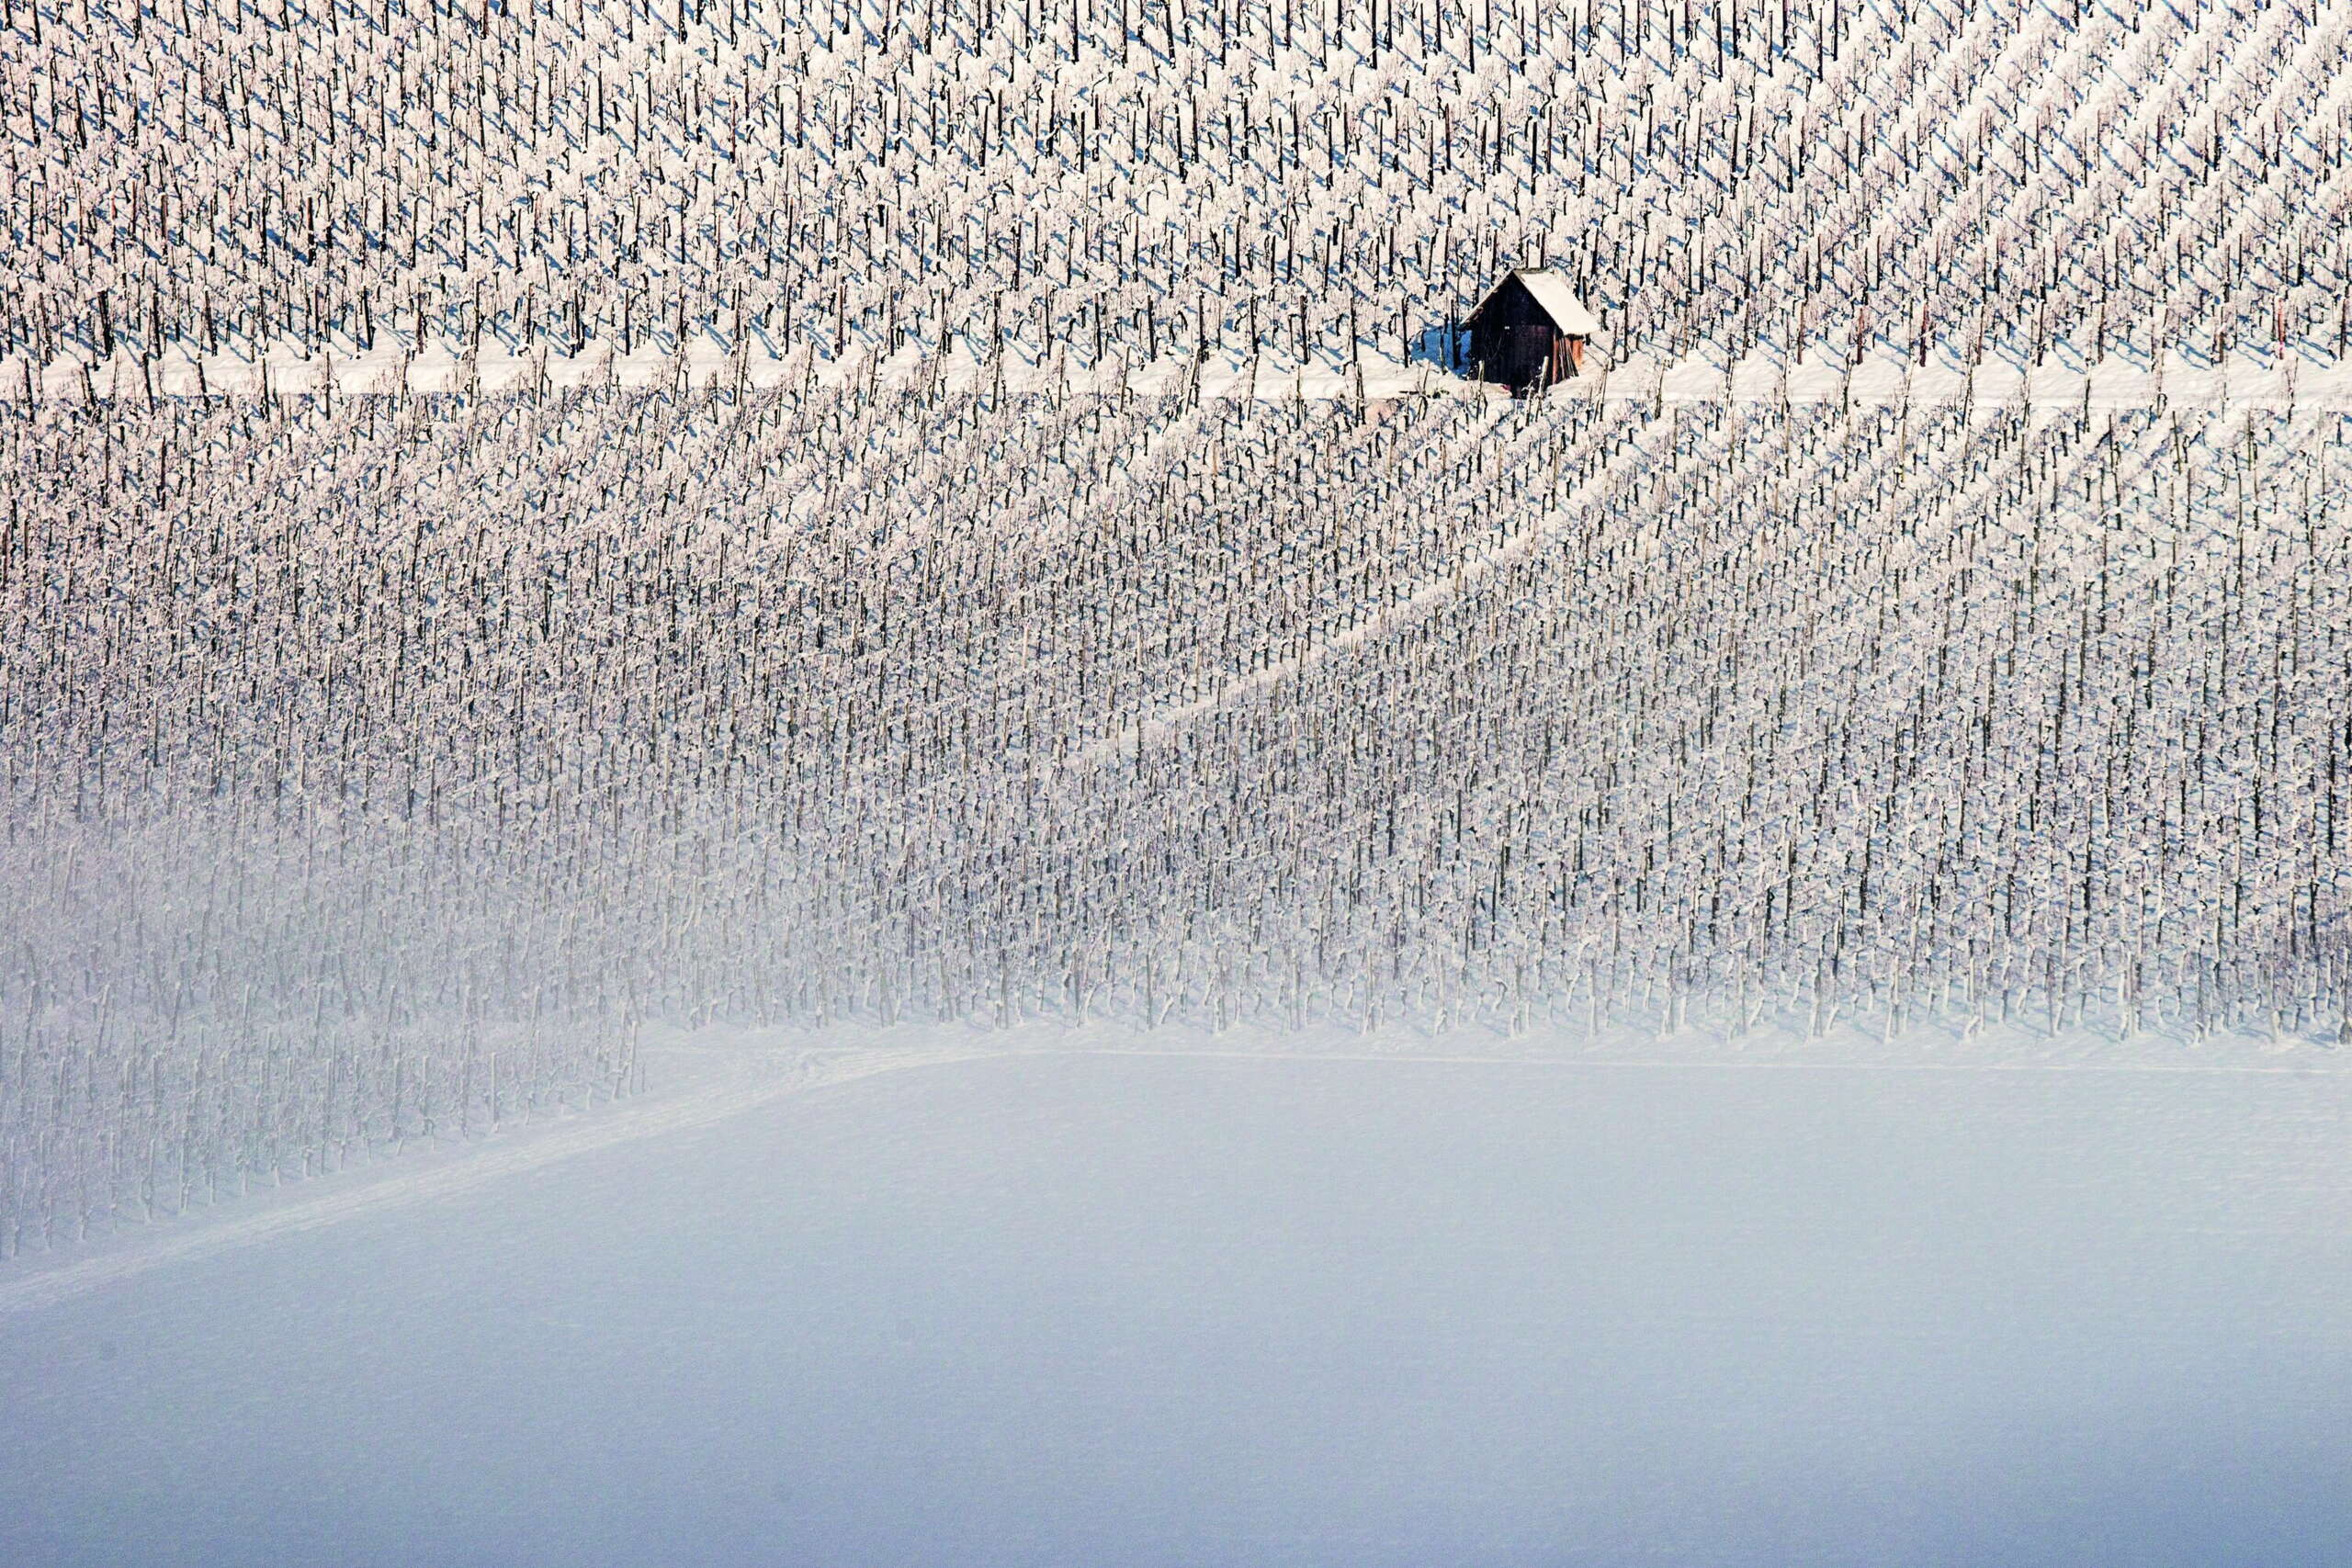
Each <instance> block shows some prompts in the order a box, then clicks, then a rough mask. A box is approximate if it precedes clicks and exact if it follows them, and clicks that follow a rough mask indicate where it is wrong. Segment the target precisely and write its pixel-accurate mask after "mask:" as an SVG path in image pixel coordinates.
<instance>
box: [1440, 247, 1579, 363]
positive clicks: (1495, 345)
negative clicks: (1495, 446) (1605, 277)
mask: <svg viewBox="0 0 2352 1568" xmlns="http://www.w3.org/2000/svg"><path fill="white" fill-rule="evenodd" d="M1464 324H1465V325H1467V326H1468V327H1469V329H1470V365H1471V368H1472V369H1473V370H1474V371H1475V372H1476V374H1477V375H1478V376H1479V377H1480V378H1482V379H1485V380H1488V381H1500V382H1502V383H1504V384H1505V385H1507V386H1511V387H1518V388H1532V387H1548V386H1550V385H1551V384H1552V383H1553V382H1555V381H1564V380H1566V379H1567V378H1569V377H1571V376H1574V375H1576V374H1577V372H1578V371H1579V370H1581V369H1582V368H1583V367H1584V345H1585V340H1586V339H1588V338H1589V337H1590V336H1592V334H1593V333H1597V332H1599V331H1600V321H1598V320H1596V319H1595V318H1594V316H1593V313H1592V312H1591V311H1590V310H1586V309H1585V308H1584V302H1583V301H1582V300H1580V299H1577V297H1576V294H1575V291H1574V290H1572V289H1570V288H1568V280H1567V278H1566V277H1565V276H1562V275H1561V274H1559V273H1556V272H1554V271H1553V270H1552V269H1551V268H1549V267H1543V266H1523V267H1519V268H1516V269H1514V270H1513V271H1512V272H1511V274H1510V276H1508V277H1505V278H1504V279H1503V280H1502V281H1501V282H1500V283H1498V284H1497V285H1495V287H1494V290H1493V292H1491V293H1489V294H1488V295H1487V297H1486V299H1482V300H1480V301H1479V303H1478V308H1477V309H1476V310H1473V311H1471V312H1470V319H1469V321H1467V322H1465V323H1464Z"/></svg>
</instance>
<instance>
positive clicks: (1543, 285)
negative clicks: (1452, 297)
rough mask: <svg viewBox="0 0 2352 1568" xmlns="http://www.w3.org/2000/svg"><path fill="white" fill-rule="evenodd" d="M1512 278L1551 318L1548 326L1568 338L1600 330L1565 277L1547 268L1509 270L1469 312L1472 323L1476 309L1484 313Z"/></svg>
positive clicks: (1594, 317) (1516, 268) (1596, 321)
mask: <svg viewBox="0 0 2352 1568" xmlns="http://www.w3.org/2000/svg"><path fill="white" fill-rule="evenodd" d="M1513 277H1515V278H1517V279H1519V281H1520V286H1521V288H1525V289H1526V290H1527V292H1528V294H1529V295H1530V296H1531V297H1532V298H1533V299H1534V300H1535V303H1536V304H1537V305H1539V306H1541V307H1542V308H1543V310H1544V314H1545V315H1547V316H1549V317H1551V318H1552V324H1553V325H1554V326H1555V327H1557V328H1559V329H1560V331H1562V332H1564V333H1567V334H1568V335H1569V336H1570V337H1590V336H1591V335H1592V334H1593V333H1597V332H1599V331H1600V320H1599V318H1597V317H1596V316H1594V315H1593V313H1592V312H1591V311H1590V310H1586V309H1585V308H1584V301H1582V300H1580V299H1577V297H1576V291H1575V290H1574V289H1572V288H1569V287H1568V280H1567V278H1566V276H1564V275H1563V274H1560V273H1557V272H1555V271H1553V270H1552V269H1551V268H1550V267H1548V266H1522V267H1515V268H1513V269H1512V270H1511V272H1510V276H1506V277H1505V278H1504V279H1503V281H1502V283H1498V284H1496V285H1495V287H1494V288H1493V289H1491V290H1489V291H1488V292H1487V298H1486V299H1481V300H1480V301H1478V310H1485V309H1486V308H1487V305H1488V304H1490V303H1491V302H1492V301H1493V299H1494V298H1495V295H1496V294H1498V293H1499V292H1501V290H1502V288H1503V285H1504V284H1507V283H1509V282H1510V280H1511V278H1513ZM1478 310H1473V311H1471V312H1470V316H1471V319H1472V320H1474V321H1475V320H1476V318H1477V315H1478Z"/></svg>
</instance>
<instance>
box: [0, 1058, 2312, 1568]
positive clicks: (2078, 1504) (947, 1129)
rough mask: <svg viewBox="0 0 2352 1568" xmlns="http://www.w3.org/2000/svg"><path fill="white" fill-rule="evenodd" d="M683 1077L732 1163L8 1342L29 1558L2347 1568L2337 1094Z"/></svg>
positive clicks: (2113, 1084) (619, 1174)
mask: <svg viewBox="0 0 2352 1568" xmlns="http://www.w3.org/2000/svg"><path fill="white" fill-rule="evenodd" d="M964 1043H965V1042H963V1041H961V1040H955V1039H951V1040H945V1041H934V1042H930V1043H928V1045H926V1044H925V1043H922V1042H916V1043H910V1044H908V1045H907V1046H906V1047H905V1052H904V1054H902V1055H899V1056H897V1057H896V1058H895V1061H896V1062H897V1064H898V1065H899V1066H900V1068H901V1070H898V1071H890V1072H881V1073H871V1074H867V1075H866V1076H864V1077H858V1078H856V1079H855V1080H854V1081H836V1082H831V1083H830V1084H824V1083H820V1082H818V1081H816V1080H818V1079H821V1078H822V1077H823V1076H824V1075H823V1074H822V1072H821V1071H820V1072H817V1073H815V1074H813V1075H811V1074H809V1073H808V1072H807V1071H806V1065H807V1063H808V1062H809V1058H805V1057H799V1056H775V1057H769V1058H764V1059H765V1060H767V1061H769V1062H770V1063H771V1064H773V1065H778V1066H781V1065H783V1064H785V1063H787V1062H789V1063H797V1064H800V1065H801V1066H800V1068H799V1069H797V1073H798V1081H799V1084H800V1087H801V1088H802V1089H805V1090H806V1092H792V1093H777V1092H775V1090H776V1089H777V1088H778V1086H780V1085H783V1084H786V1082H788V1081H792V1080H794V1078H795V1077H796V1073H794V1072H785V1073H782V1074H770V1073H768V1072H767V1071H766V1069H765V1068H764V1067H763V1068H761V1069H760V1070H758V1071H754V1070H752V1066H750V1058H744V1059H743V1060H741V1061H739V1062H736V1063H733V1064H727V1063H725V1062H724V1061H723V1058H722V1057H721V1055H720V1053H721V1052H723V1051H724V1050H725V1049H727V1047H726V1046H725V1044H724V1043H723V1042H720V1041H716V1040H708V1039H706V1040H704V1041H702V1042H700V1047H701V1053H700V1054H701V1055H704V1056H706V1057H707V1058H709V1059H710V1060H712V1061H714V1062H720V1063H721V1070H720V1071H719V1074H718V1077H715V1078H712V1079H710V1080H709V1087H710V1089H712V1090H713V1098H711V1099H709V1100H707V1101H706V1102H705V1103H706V1107H707V1109H712V1110H714V1111H715V1109H716V1108H717V1106H718V1103H719V1099H720V1098H723V1097H724V1094H741V1092H742V1091H744V1090H746V1089H748V1088H749V1086H752V1084H753V1083H754V1081H755V1080H757V1081H759V1082H761V1083H763V1084H764V1087H763V1088H761V1089H757V1090H756V1091H755V1092H752V1093H751V1094H750V1095H749V1097H748V1098H739V1099H738V1100H735V1101H734V1102H733V1104H734V1107H735V1109H734V1113H733V1114H732V1115H730V1116H728V1117H726V1118H725V1119H721V1120H713V1121H708V1122H704V1123H703V1124H699V1125H697V1124H694V1123H693V1121H692V1119H691V1118H688V1119H685V1120H682V1121H679V1122H676V1123H675V1124H673V1125H670V1126H667V1127H666V1128H663V1129H662V1130H659V1131H658V1132H654V1133H652V1134H650V1135H647V1136H641V1137H636V1138H629V1139H620V1138H606V1139H604V1140H602V1141H601V1142H598V1141H594V1140H591V1141H590V1143H588V1144H582V1145H581V1146H578V1147H575V1148H573V1149H572V1150H571V1152H570V1154H569V1157H565V1158H561V1159H547V1160H542V1161H538V1162H536V1163H534V1162H529V1161H523V1162H512V1161H510V1162H508V1163H507V1164H506V1165H505V1166H504V1167H503V1169H502V1171H501V1173H500V1174H499V1175H498V1176H497V1178H496V1179H482V1180H478V1181H470V1182H458V1181H447V1180H444V1181H443V1182H441V1183H440V1184H438V1185H435V1183H434V1181H433V1180H432V1179H431V1178H430V1177H429V1176H427V1175H426V1174H425V1173H424V1168H423V1167H422V1166H419V1167H415V1168H411V1169H410V1170H409V1171H408V1172H407V1173H406V1174H404V1175H401V1176H400V1177H399V1178H398V1180H399V1181H401V1182H402V1183H405V1184H407V1185H406V1190H407V1191H408V1192H409V1193H410V1197H409V1199H408V1200H407V1201H385V1202H381V1203H379V1204H377V1205H375V1206H373V1207H357V1208H348V1209H346V1210H345V1212H344V1213H341V1215H340V1216H339V1218H338V1219H337V1223H334V1224H313V1225H310V1226H305V1227H293V1226H288V1227H283V1228H281V1229H279V1230H278V1231H277V1232H276V1233H275V1234H273V1235H270V1236H268V1237H267V1238H266V1243H263V1242H258V1241H257V1242H256V1243H255V1244H254V1245H250V1246H246V1247H242V1248H239V1249H236V1250H234V1251H220V1252H214V1253H210V1254H209V1255H208V1254H204V1253H201V1252H200V1251H198V1252H189V1253H187V1254H185V1255H183V1256H180V1257H178V1258H175V1259H172V1260H168V1261H162V1262H157V1263H155V1264H154V1265H153V1266H152V1267H148V1268H145V1269H141V1270H137V1271H124V1272H121V1273H119V1274H118V1275H117V1276H116V1277H114V1278H112V1279H110V1280H107V1281H105V1282H104V1283H102V1284H99V1285H97V1286H96V1287H95V1288H91V1289H86V1290H84V1291H82V1292H80V1293H78V1294H74V1295H71V1296H62V1295H55V1296H51V1297H50V1298H49V1299H47V1300H45V1301H36V1300H34V1299H32V1298H30V1297H28V1295H26V1294H24V1293H23V1292H16V1293H13V1294H0V1309H5V1310H0V1559H5V1560H6V1561H7V1562H22V1563H40V1564H44V1565H51V1568H73V1565H77V1564H85V1563H87V1564H96V1563H119V1562H140V1563H164V1562H174V1563H187V1564H205V1565H210V1564H224V1565H225V1564H231V1563H234V1564H239V1565H241V1568H243V1565H254V1564H275V1563H318V1562H335V1563H339V1564H350V1565H352V1568H368V1565H374V1564H385V1565H392V1564H399V1565H402V1568H405V1565H408V1564H414V1563H419V1562H431V1563H435V1564H472V1563H481V1564H491V1563H496V1564H500V1565H501V1568H527V1565H532V1564H539V1563H548V1564H554V1563H565V1564H576V1563H582V1562H596V1563H608V1564H616V1565H620V1564H638V1563H645V1564H652V1563H674V1562H697V1563H739V1562H740V1563H752V1562H761V1563H775V1562H809V1563H819V1562H821V1563H827V1564H844V1565H846V1564H865V1563H872V1564H877V1565H879V1564H889V1565H891V1568H900V1565H918V1564H941V1565H954V1568H973V1565H986V1564H999V1563H1002V1564H1016V1563H1017V1564H1024V1565H1029V1564H1064V1563H1067V1564H1090V1565H1091V1564H1100V1563H1114V1562H1115V1563H1121V1564H1130V1563H1132V1564H1163V1563H1165V1564H1176V1563H1188V1564H1189V1563H1203V1562H1216V1563H1250V1564H1256V1563H1296V1564H1333V1565H1335V1568H1336V1565H1346V1568H1366V1565H1374V1564H1399V1565H1401V1564H1423V1563H1428V1562H1511V1563H1525V1562H1611V1563H1617V1562H1675V1563H1757V1564H1781V1563H1789V1562H1806V1563H1817V1564H1832V1563H1852V1564H1869V1565H1872V1568H1877V1565H1882V1564H1887V1563H1905V1564H1928V1563H1972V1564H1974V1563H1985V1564H1990V1563H2003V1564H2020V1563H2044V1562H2046V1563H2062V1562H2063V1563H2080V1562H2131V1563H2135V1564H2153V1563H2179V1564H2184V1565H2188V1564H2194V1565H2196V1568H2211V1565H2213V1564H2220V1563H2233V1562H2236V1563H2261V1564H2265V1565H2267V1568H2278V1565H2300V1564H2313V1565H2317V1564H2325V1563H2333V1562H2341V1561H2343V1560H2344V1559H2345V1556H2346V1552H2347V1551H2352V1494H2347V1493H2346V1490H2345V1488H2344V1486H2343V1484H2342V1473H2341V1463H2340V1460H2341V1440H2340V1435H2341V1432H2342V1430H2343V1429H2344V1427H2345V1424H2346V1419H2347V1417H2352V1242H2347V1240H2346V1237H2347V1236H2352V1168H2347V1167H2346V1163H2345V1161H2344V1159H2343V1157H2342V1151H2343V1149H2344V1147H2345V1136H2346V1132H2347V1130H2352V1077H2347V1076H2346V1074H2344V1073H2342V1072H2340V1071H2336V1070H2332V1068H2333V1058H2330V1057H2320V1058H2318V1059H2316V1060H2314V1058H2313V1057H2312V1055H2310V1054H2308V1053H2306V1054H2303V1055H2301V1056H2300V1057H2297V1058H2291V1059H2290V1058H2273V1059H2270V1060H2267V1061H2266V1060H2264V1059H2261V1058H2260V1057H2258V1056H2257V1055H2247V1054H2234V1055H2228V1054H2225V1055H2218V1056H2199V1055H2196V1054H2195V1053H2188V1052H2183V1053H2182V1055H2180V1056H2179V1057H2178V1058H2177V1059H2176V1060H2175V1061H2174V1062H2173V1064H2172V1065H2171V1066H2168V1067H2163V1068H2160V1069H2157V1070H2151V1069H2150V1067H2149V1066H2147V1065H2146V1064H2143V1065H2142V1066H2139V1067H2138V1068H2135V1069H2131V1070H2115V1069H2112V1068H2102V1067H2099V1066H2086V1065H2084V1064H2081V1063H2076V1064H2074V1065H2071V1066H2069V1065H2066V1064H2064V1063H2052V1062H2048V1061H2044V1062H2041V1063H2038V1064H2037V1063H2033V1062H2029V1061H2025V1060H2022V1059H2011V1060H2010V1062H2009V1065H2008V1066H2007V1068H2006V1069H2003V1070H1990V1069H1991V1068H1993V1066H1995V1064H1996V1063H1997V1062H1998V1061H2000V1060H2001V1059H2002V1057H2001V1054H2000V1053H1998V1052H1991V1053H1988V1054H1987V1055H1983V1056H1978V1057H1973V1058H1967V1059H1953V1060H1951V1061H1947V1062H1944V1063H1940V1064H1923V1063H1917V1062H1915V1063H1914V1064H1913V1065H1912V1066H1908V1067H1899V1068H1897V1067H1890V1066H1886V1065H1884V1064H1883V1063H1882V1064H1880V1065H1877V1066H1872V1065H1870V1064H1869V1063H1868V1062H1867V1061H1862V1060H1848V1061H1839V1060H1836V1059H1833V1056H1831V1055H1821V1054H1819V1053H1816V1054H1815V1055H1814V1056H1812V1057H1811V1058H1801V1057H1784V1058H1782V1065H1781V1066H1777V1067H1776V1066H1741V1065H1732V1064H1724V1063H1721V1062H1717V1063H1710V1062H1707V1061H1704V1060H1701V1059H1695V1058H1686V1059H1679V1060H1678V1059H1672V1058H1670V1057H1657V1058H1654V1059H1651V1060H1648V1061H1638V1062H1637V1061H1631V1060H1623V1059H1621V1060H1617V1061H1590V1060H1588V1061H1564V1060H1559V1061H1551V1062H1529V1061H1484V1062H1478V1061H1471V1060H1465V1059H1462V1058H1461V1056H1460V1055H1456V1057H1455V1059H1453V1060H1449V1061H1444V1062H1437V1061H1429V1060H1412V1059H1382V1058H1381V1056H1380V1054H1379V1052H1378V1051H1377V1050H1374V1051H1360V1052H1358V1053H1355V1054H1354V1056H1353V1058H1352V1059H1344V1060H1342V1059H1328V1058H1326V1059H1301V1058H1298V1057H1285V1058H1270V1057H1264V1056H1250V1055H1232V1056H1224V1057H1209V1056H1204V1055H1199V1054H1197V1052H1196V1051H1193V1050H1189V1049H1179V1050H1177V1051H1175V1052H1173V1053H1172V1054H1169V1055H1117V1054H1107V1055H1106V1054H1087V1055H1038V1054H1016V1055H1008V1056H1001V1057H995V1058H988V1059H963V1060H950V1059H944V1057H942V1056H940V1055H926V1052H927V1051H928V1050H930V1049H931V1048H933V1047H944V1048H946V1049H947V1050H948V1051H950V1052H952V1051H954V1050H956V1049H957V1048H959V1047H960V1046H961V1045H962V1044H964ZM1011 1043H1015V1044H1028V1045H1037V1044H1041V1043H1043V1041H1042V1040H1038V1039H1031V1040H1026V1041H1021V1040H1016V1041H1013V1042H1011ZM1105 1043H1109V1042H1106V1041H1093V1042H1090V1044H1091V1045H1102V1044H1105ZM1129 1043H1130V1044H1131V1045H1132V1044H1134V1043H1135V1042H1132V1041H1131V1042H1129ZM681 1044H682V1043H680V1042H671V1043H669V1044H668V1045H667V1046H666V1047H664V1048H667V1049H671V1050H673V1051H674V1050H677V1049H678V1048H679V1046H680V1045H681ZM683 1044H686V1045H694V1044H695V1042H684V1043H683ZM1253 1048H1254V1047H1253ZM721 1078H724V1079H727V1080H728V1081H729V1083H731V1085H732V1087H731V1088H729V1089H726V1090H724V1091H723V1093H721V1092H719V1091H718V1084H719V1080H720V1079H721ZM754 1100H756V1101H757V1103H754V1102H753V1101H754ZM627 1114H628V1111H626V1110H623V1111H599V1112H597V1113H596V1115H597V1116H598V1117H604V1116H625V1115H627ZM590 1120H591V1121H593V1120H594V1118H591V1119H590ZM531 1136H533V1134H525V1135H524V1141H525V1142H527V1141H528V1139H529V1138H530V1137H531ZM591 1145H593V1146H591ZM515 1146H516V1147H520V1146H522V1145H521V1144H520V1143H518V1144H517V1145H515ZM458 1163H460V1164H462V1163H464V1162H462V1161H460V1162H458ZM385 1179H390V1178H388V1177H387V1176H386V1175H385V1173H382V1172H379V1173H377V1174H375V1175H373V1176H369V1175H365V1174H355V1176H354V1177H352V1178H349V1180H352V1181H355V1182H357V1183H360V1184H365V1183H366V1182H368V1181H379V1180H385ZM345 1180H346V1178H331V1179H328V1180H327V1181H326V1182H323V1183H321V1184H319V1185H320V1188H321V1190H322V1193H323V1192H324V1191H325V1190H327V1189H329V1188H332V1187H333V1186H334V1184H335V1183H337V1182H342V1181H345ZM240 1223H242V1222H240ZM169 1228H170V1227H169V1226H156V1227H148V1228H147V1229H146V1230H144V1231H143V1232H142V1233H141V1236H140V1237H138V1238H135V1240H136V1243H137V1244H138V1245H144V1246H153V1245H154V1244H155V1242H156V1240H157V1238H159V1237H161V1236H163V1235H164V1233H165V1232H166V1231H167V1230H169Z"/></svg>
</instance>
